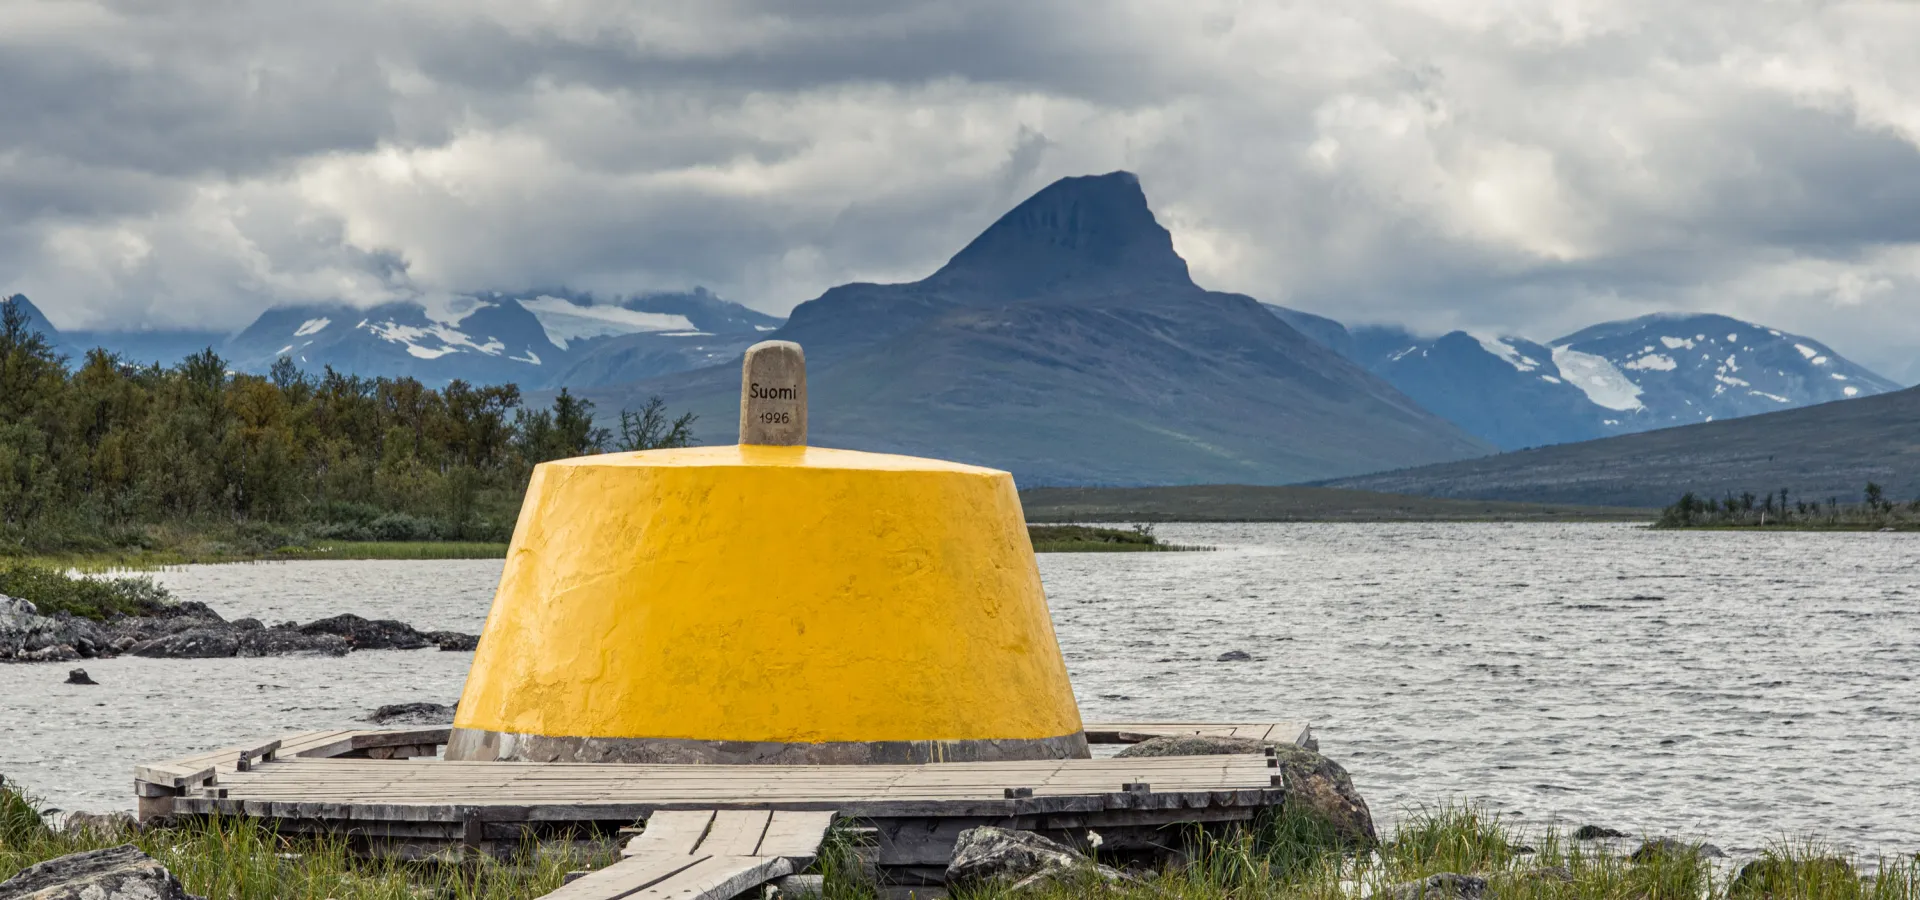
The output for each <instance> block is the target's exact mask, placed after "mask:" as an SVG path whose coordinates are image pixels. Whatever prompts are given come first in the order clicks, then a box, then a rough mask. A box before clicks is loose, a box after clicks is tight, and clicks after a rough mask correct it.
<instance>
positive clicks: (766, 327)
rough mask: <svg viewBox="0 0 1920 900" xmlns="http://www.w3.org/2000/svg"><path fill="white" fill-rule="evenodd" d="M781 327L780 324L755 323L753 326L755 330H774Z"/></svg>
mask: <svg viewBox="0 0 1920 900" xmlns="http://www.w3.org/2000/svg"><path fill="white" fill-rule="evenodd" d="M779 327H780V326H778V325H755V326H753V330H755V331H773V330H775V329H778V328H779Z"/></svg>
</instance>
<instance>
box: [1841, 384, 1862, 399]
mask: <svg viewBox="0 0 1920 900" xmlns="http://www.w3.org/2000/svg"><path fill="white" fill-rule="evenodd" d="M1840 393H1842V394H1846V395H1847V396H1849V397H1851V396H1854V395H1855V394H1858V393H1860V389H1859V388H1857V387H1854V386H1853V385H1847V386H1846V387H1843V388H1841V389H1840Z"/></svg>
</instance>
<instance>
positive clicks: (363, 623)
mask: <svg viewBox="0 0 1920 900" xmlns="http://www.w3.org/2000/svg"><path fill="white" fill-rule="evenodd" d="M300 631H301V633H303V634H337V635H339V636H341V637H343V638H346V639H347V643H348V644H350V645H351V646H352V647H353V649H355V650H418V649H420V648H422V647H426V646H428V641H427V638H426V636H425V635H423V634H421V633H420V632H418V631H415V630H414V629H413V626H411V625H408V624H406V623H405V622H396V621H394V620H392V619H363V618H361V617H359V616H356V615H354V614H352V613H345V614H342V615H338V616H334V617H332V618H330V619H321V620H319V621H317V622H308V623H307V624H305V625H302V626H300Z"/></svg>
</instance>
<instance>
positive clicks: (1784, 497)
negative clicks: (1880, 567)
mask: <svg viewBox="0 0 1920 900" xmlns="http://www.w3.org/2000/svg"><path fill="white" fill-rule="evenodd" d="M1654 527H1655V528H1777V529H1781V530H1796V531H1880V530H1882V529H1893V530H1895V531H1920V499H1914V500H1910V501H1907V502H1904V503H1903V502H1899V501H1896V500H1894V499H1893V498H1891V497H1889V496H1887V492H1886V491H1885V490H1884V489H1883V488H1881V487H1880V485H1878V484H1875V483H1873V482H1868V483H1867V487H1866V489H1865V490H1863V491H1861V493H1860V500H1859V501H1858V502H1842V501H1841V499H1840V498H1839V497H1826V498H1824V499H1822V498H1817V497H1815V498H1808V497H1800V496H1797V495H1795V494H1793V493H1792V492H1791V491H1789V490H1788V489H1786V488H1781V489H1780V490H1779V491H1777V492H1774V493H1769V494H1762V495H1758V496H1756V495H1754V493H1753V492H1751V491H1748V492H1745V493H1742V494H1741V495H1740V496H1738V497H1735V496H1733V495H1732V494H1728V495H1726V496H1724V497H1722V498H1720V499H1718V500H1716V499H1714V498H1712V497H1708V496H1704V495H1701V494H1697V493H1694V492H1692V491H1688V492H1687V493H1686V494H1684V495H1682V496H1681V497H1680V499H1679V500H1677V501H1675V502H1674V504H1673V505H1672V506H1669V507H1667V508H1666V509H1664V510H1662V511H1661V513H1660V519H1659V521H1658V522H1656V523H1655V524H1654Z"/></svg>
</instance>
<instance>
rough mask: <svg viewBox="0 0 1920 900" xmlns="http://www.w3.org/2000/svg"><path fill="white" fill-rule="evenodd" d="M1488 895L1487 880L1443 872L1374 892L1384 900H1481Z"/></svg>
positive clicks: (1391, 885) (1388, 886)
mask: <svg viewBox="0 0 1920 900" xmlns="http://www.w3.org/2000/svg"><path fill="white" fill-rule="evenodd" d="M1486 895H1487V880H1486V879H1485V878H1476V877H1474V876H1472V875H1456V874H1454V873H1452V872H1441V873H1440V874H1438V875H1431V876H1428V877H1426V878H1422V879H1420V880H1419V881H1406V882H1401V883H1400V884H1390V885H1387V886H1386V887H1384V888H1381V889H1380V890H1378V891H1376V892H1374V896H1375V897H1379V898H1382V900H1480V898H1481V897H1484V896H1486Z"/></svg>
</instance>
